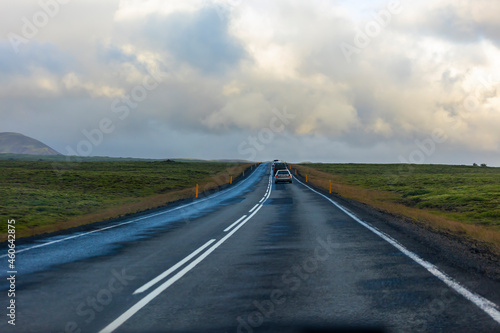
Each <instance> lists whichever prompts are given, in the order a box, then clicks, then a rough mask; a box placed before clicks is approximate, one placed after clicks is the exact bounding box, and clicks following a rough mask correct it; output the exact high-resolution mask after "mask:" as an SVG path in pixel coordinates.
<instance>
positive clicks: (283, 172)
mask: <svg viewBox="0 0 500 333" xmlns="http://www.w3.org/2000/svg"><path fill="white" fill-rule="evenodd" d="M287 174H288V171H278V175H287Z"/></svg>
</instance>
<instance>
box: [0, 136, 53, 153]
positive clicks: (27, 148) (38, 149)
mask: <svg viewBox="0 0 500 333" xmlns="http://www.w3.org/2000/svg"><path fill="white" fill-rule="evenodd" d="M0 153H7V154H30V155H60V154H59V153H58V152H57V151H55V150H54V149H52V148H50V147H49V146H47V145H45V144H44V143H42V142H40V141H38V140H35V139H33V138H30V137H27V136H25V135H22V134H19V133H11V132H4V133H0Z"/></svg>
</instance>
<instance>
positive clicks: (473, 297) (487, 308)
mask: <svg viewBox="0 0 500 333" xmlns="http://www.w3.org/2000/svg"><path fill="white" fill-rule="evenodd" d="M297 181H298V182H299V183H300V184H302V185H304V186H305V187H307V188H308V189H310V190H311V191H313V192H315V193H317V194H319V195H320V196H322V197H324V198H325V199H327V200H328V201H330V202H331V203H332V204H334V205H335V206H336V207H337V208H339V209H340V210H341V211H343V212H344V213H345V214H347V215H348V216H349V217H351V218H352V219H353V220H354V221H356V222H358V223H359V224H361V225H362V226H364V227H365V228H367V229H368V230H370V231H372V232H373V233H375V234H376V235H378V236H379V237H381V238H382V239H384V240H385V241H387V242H388V243H389V244H391V245H392V246H394V247H395V248H397V249H398V250H399V251H401V252H402V253H404V254H405V255H406V256H407V257H409V258H410V259H412V260H413V261H415V262H416V263H418V264H419V265H421V266H422V267H424V268H425V269H426V270H427V271H429V272H430V273H431V274H432V275H434V276H435V277H437V278H438V279H440V280H441V281H442V282H444V283H445V284H446V285H447V286H449V287H450V288H452V289H453V290H455V291H456V292H457V293H459V294H460V295H462V296H463V297H465V298H466V299H468V300H469V301H471V302H472V303H474V304H475V305H477V306H478V307H479V308H480V309H481V310H483V311H484V312H485V313H487V314H488V315H489V316H490V317H491V318H493V320H495V321H496V322H497V323H499V324H500V311H499V310H498V309H499V307H498V305H496V304H495V303H493V302H491V301H490V300H488V299H486V298H484V297H482V296H480V295H478V294H476V293H473V292H471V291H470V290H468V289H467V288H465V287H463V286H462V285H461V284H460V283H458V282H456V281H455V280H454V279H453V278H452V277H450V276H448V275H447V274H446V273H443V272H441V271H440V270H439V269H438V268H437V267H436V266H434V265H433V264H431V263H430V262H428V261H426V260H424V259H422V258H420V257H419V256H418V255H417V254H416V253H414V252H411V251H410V250H408V249H407V248H405V247H404V246H403V245H401V244H399V243H398V242H397V241H396V240H395V239H393V238H392V237H390V236H388V235H387V234H385V233H384V232H382V231H380V230H378V229H377V228H375V227H373V226H371V225H369V224H368V223H367V222H364V221H363V220H361V219H359V218H358V217H357V216H356V215H354V214H353V213H351V212H349V211H348V210H347V209H346V208H344V207H343V206H342V205H340V204H338V203H337V202H335V201H334V200H332V199H331V198H329V197H327V196H326V195H324V194H322V193H320V192H318V191H316V190H314V189H313V188H311V187H309V186H308V185H306V184H304V183H302V182H301V181H299V180H297Z"/></svg>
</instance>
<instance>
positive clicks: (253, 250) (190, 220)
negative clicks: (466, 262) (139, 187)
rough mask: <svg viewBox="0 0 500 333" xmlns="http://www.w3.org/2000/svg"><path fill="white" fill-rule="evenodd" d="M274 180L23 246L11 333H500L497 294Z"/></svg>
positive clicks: (251, 180)
mask: <svg viewBox="0 0 500 333" xmlns="http://www.w3.org/2000/svg"><path fill="white" fill-rule="evenodd" d="M269 171H270V166H269V164H262V165H260V166H259V167H258V168H257V169H256V170H255V171H254V172H253V173H252V174H250V175H247V177H246V178H245V179H244V180H242V181H240V182H239V183H237V184H234V185H233V186H231V187H229V188H228V189H225V190H223V191H221V192H217V193H214V194H212V195H210V196H205V197H201V198H199V199H198V200H196V201H192V202H183V203H179V204H177V205H176V206H173V207H169V208H166V209H164V210H160V211H155V212H153V213H149V214H145V215H142V216H136V217H133V218H128V219H124V220H121V221H114V222H112V223H111V222H110V223H107V224H98V225H95V226H93V227H92V228H91V229H88V230H84V231H82V230H80V231H78V232H74V233H67V234H64V235H59V236H53V237H47V238H44V239H38V240H36V241H30V242H26V243H24V244H22V245H21V244H20V245H19V246H18V247H17V250H18V253H17V256H16V269H17V274H16V283H15V288H16V297H15V301H16V303H15V305H16V309H15V311H16V312H15V314H16V317H15V324H16V325H15V326H12V325H10V324H8V322H7V321H8V320H9V318H8V316H6V314H7V313H8V311H9V310H7V309H6V307H7V305H8V299H7V297H6V296H7V292H8V289H9V284H8V283H6V278H7V277H8V274H7V273H6V272H7V270H8V269H7V258H6V257H5V255H3V254H2V257H0V260H1V263H0V264H1V266H0V269H1V270H0V275H1V281H2V284H1V285H0V286H1V291H0V292H1V293H2V297H1V299H2V301H1V302H2V304H1V305H2V306H1V308H2V309H4V310H3V311H4V312H5V314H2V317H3V319H2V321H1V322H0V331H1V332H206V331H211V332H245V333H247V332H278V331H283V332H285V331H288V330H286V329H285V328H283V327H299V326H304V327H305V326H308V327H323V328H327V327H333V328H337V329H339V328H341V327H350V328H359V329H366V331H370V330H371V331H377V330H380V331H387V332H410V331H411V332H414V331H438V332H439V331H442V332H500V312H499V308H498V306H497V305H496V304H495V303H494V302H497V303H498V301H497V299H498V291H499V289H496V288H497V287H498V283H497V282H495V281H490V282H488V283H490V284H489V285H490V288H489V289H488V290H489V291H490V295H484V292H483V295H482V296H481V295H479V294H478V293H476V291H475V290H471V289H470V288H469V287H463V286H462V284H460V283H457V282H455V281H460V280H461V279H462V278H461V277H460V276H458V277H456V276H453V277H450V276H449V275H447V274H445V273H444V272H443V271H442V270H441V269H440V268H439V267H438V266H433V265H432V264H431V263H430V262H429V261H428V260H424V259H423V258H422V257H420V256H419V253H417V252H416V251H415V248H413V249H408V248H407V247H404V246H403V245H401V244H400V243H399V242H398V241H397V240H395V239H394V238H392V237H391V236H389V235H387V234H386V233H383V232H381V231H380V229H375V228H374V227H373V226H372V225H371V224H370V223H367V222H365V221H364V220H362V219H359V218H358V217H357V215H355V214H353V213H350V212H349V211H345V210H344V208H343V207H339V206H336V205H335V203H334V202H333V201H330V200H328V199H327V198H326V197H325V196H323V195H321V194H320V193H317V192H315V191H314V190H312V189H310V188H309V187H307V186H306V185H305V184H302V183H301V182H299V181H298V180H296V181H294V183H293V184H278V185H275V184H273V183H272V182H271V178H270V173H269ZM0 250H1V251H3V252H2V253H6V252H7V250H6V248H5V246H3V247H2V248H1V249H0ZM416 250H417V251H418V246H417V247H416ZM454 273H456V274H460V271H458V270H457V271H456V272H454ZM478 284H479V283H477V285H478ZM479 289H480V288H479ZM483 296H485V297H486V298H484V297H483ZM488 296H491V298H489V297H488ZM487 298H488V299H490V300H493V302H490V301H488V300H487ZM325 331H327V330H325Z"/></svg>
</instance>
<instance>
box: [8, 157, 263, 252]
mask: <svg viewBox="0 0 500 333" xmlns="http://www.w3.org/2000/svg"><path fill="white" fill-rule="evenodd" d="M257 168H258V167H257ZM257 168H255V170H257ZM248 179H250V178H246V179H244V180H242V181H241V182H240V183H238V184H236V185H235V186H233V187H229V188H228V189H226V190H223V191H221V192H219V193H217V194H214V195H213V196H210V197H208V198H205V199H201V200H198V201H194V202H191V203H188V204H186V205H183V206H179V207H175V208H172V209H169V210H167V211H164V212H160V213H156V214H152V215H147V216H143V217H141V218H138V219H135V220H132V221H127V222H122V223H119V224H115V225H111V226H109V227H104V228H100V229H97V230H92V231H89V232H85V233H82V234H78V235H74V236H70V237H66V238H63V239H58V240H56V241H52V242H48V243H43V244H39V245H35V246H32V247H28V248H26V249H22V250H18V251H16V253H17V254H19V253H22V252H25V251H29V250H33V249H36V248H39V247H44V246H48V245H52V244H56V243H60V242H64V241H67V240H70V239H73V238H78V237H82V236H86V235H90V234H93V233H95V232H99V231H104V230H107V229H112V228H116V227H120V226H122V225H126V224H130V223H134V222H137V221H140V220H144V219H147V218H151V217H155V216H158V215H163V214H167V213H171V212H173V211H174V210H178V209H181V208H185V207H188V206H191V205H194V204H198V203H200V202H203V201H206V200H209V199H213V198H216V197H218V196H219V195H222V194H224V193H226V192H229V191H230V190H234V189H235V188H237V187H238V186H240V185H241V184H243V183H245V182H246V181H247V180H248ZM7 256H8V254H3V255H0V258H4V257H7Z"/></svg>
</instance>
